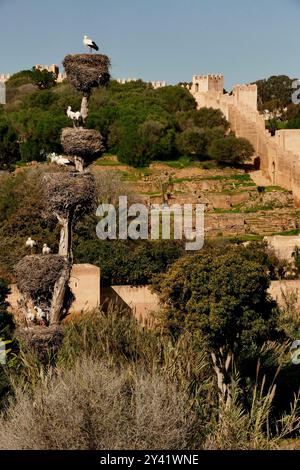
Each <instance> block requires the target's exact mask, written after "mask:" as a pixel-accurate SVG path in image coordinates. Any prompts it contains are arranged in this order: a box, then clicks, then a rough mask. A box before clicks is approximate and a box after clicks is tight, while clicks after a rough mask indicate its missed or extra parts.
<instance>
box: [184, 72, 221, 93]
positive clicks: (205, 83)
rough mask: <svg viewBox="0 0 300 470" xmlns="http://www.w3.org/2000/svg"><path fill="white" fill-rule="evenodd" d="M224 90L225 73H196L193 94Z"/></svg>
mask: <svg viewBox="0 0 300 470" xmlns="http://www.w3.org/2000/svg"><path fill="white" fill-rule="evenodd" d="M223 90H224V75H222V74H209V75H195V76H194V77H193V84H192V88H191V92H192V94H197V93H222V94H223Z"/></svg>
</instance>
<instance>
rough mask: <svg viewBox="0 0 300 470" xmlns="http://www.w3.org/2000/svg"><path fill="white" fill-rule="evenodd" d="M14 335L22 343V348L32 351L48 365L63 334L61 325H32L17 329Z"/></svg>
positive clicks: (57, 348) (56, 350)
mask: <svg viewBox="0 0 300 470" xmlns="http://www.w3.org/2000/svg"><path fill="white" fill-rule="evenodd" d="M16 337H17V339H18V340H19V341H20V342H21V343H22V346H23V349H25V350H29V351H33V352H34V353H35V354H36V355H37V357H38V359H39V360H40V361H41V363H42V364H45V365H48V364H49V362H50V363H51V362H53V361H54V360H55V356H56V354H57V352H58V350H59V348H60V346H61V343H62V341H63V338H64V334H63V328H62V327H61V326H57V325H53V326H49V327H42V326H34V327H31V328H26V329H19V330H18V331H17V332H16Z"/></svg>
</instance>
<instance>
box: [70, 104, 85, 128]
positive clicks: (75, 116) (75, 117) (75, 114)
mask: <svg viewBox="0 0 300 470" xmlns="http://www.w3.org/2000/svg"><path fill="white" fill-rule="evenodd" d="M67 116H68V118H70V119H72V121H73V126H74V127H77V126H79V125H80V123H81V121H82V116H81V112H80V111H72V108H71V106H68V109H67Z"/></svg>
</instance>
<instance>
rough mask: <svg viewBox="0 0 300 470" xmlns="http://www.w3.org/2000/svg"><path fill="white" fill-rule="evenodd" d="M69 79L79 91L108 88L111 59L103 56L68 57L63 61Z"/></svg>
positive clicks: (77, 55)
mask: <svg viewBox="0 0 300 470" xmlns="http://www.w3.org/2000/svg"><path fill="white" fill-rule="evenodd" d="M63 66H64V68H65V71H66V74H67V79H68V81H69V82H70V83H71V85H73V86H74V87H75V88H76V89H77V90H78V91H81V92H82V93H84V94H89V93H90V91H91V88H97V87H99V86H106V85H107V84H108V82H109V80H110V73H109V68H110V59H109V58H108V57H107V56H106V55H103V54H74V55H67V56H66V57H65V59H64V61H63Z"/></svg>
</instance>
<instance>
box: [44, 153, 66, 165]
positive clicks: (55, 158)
mask: <svg viewBox="0 0 300 470" xmlns="http://www.w3.org/2000/svg"><path fill="white" fill-rule="evenodd" d="M48 158H49V159H50V161H51V163H56V164H57V165H69V164H70V163H71V162H70V160H68V159H67V158H65V157H63V156H62V155H56V153H55V152H53V153H50V155H48Z"/></svg>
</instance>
